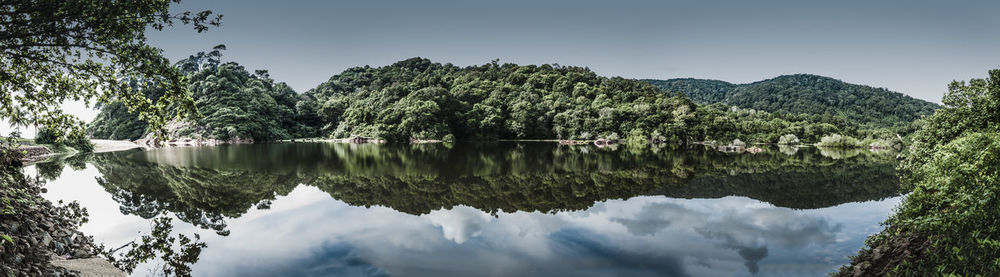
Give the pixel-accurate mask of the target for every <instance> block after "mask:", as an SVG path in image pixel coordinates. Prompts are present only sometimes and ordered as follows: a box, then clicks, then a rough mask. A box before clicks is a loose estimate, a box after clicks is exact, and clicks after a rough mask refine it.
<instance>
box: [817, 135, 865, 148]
mask: <svg viewBox="0 0 1000 277" xmlns="http://www.w3.org/2000/svg"><path fill="white" fill-rule="evenodd" d="M816 145H817V146H822V147H836V148H857V147H863V146H864V145H863V144H861V142H860V141H858V139H856V138H852V137H850V136H841V135H840V134H832V135H828V136H823V138H821V139H820V140H819V143H818V144H816Z"/></svg>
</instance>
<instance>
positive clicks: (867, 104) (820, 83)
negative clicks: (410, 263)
mask: <svg viewBox="0 0 1000 277" xmlns="http://www.w3.org/2000/svg"><path fill="white" fill-rule="evenodd" d="M643 81H646V82H649V83H650V84H653V85H655V86H657V87H659V88H660V89H662V90H663V91H665V92H682V93H684V94H686V95H687V96H688V97H690V98H691V100H693V101H694V102H696V103H698V104H705V105H708V104H715V103H721V104H726V105H732V106H737V107H740V108H744V109H755V110H762V111H768V112H783V113H796V114H815V115H834V116H836V115H840V116H843V117H846V118H848V119H851V120H854V121H857V122H859V123H863V124H874V125H877V126H893V125H898V124H901V123H902V124H905V123H909V122H912V121H914V120H917V119H919V118H920V117H922V116H928V115H931V114H933V113H934V110H935V109H937V108H938V107H939V106H938V105H937V104H935V103H931V102H927V101H924V100H920V99H916V98H913V97H910V96H908V95H905V94H902V93H899V92H894V91H890V90H887V89H884V88H875V87H871V86H865V85H858V84H851V83H847V82H844V81H841V80H837V79H834V78H830V77H825V76H819V75H812V74H794V75H783V76H778V77H775V78H771V79H767V80H763V81H757V82H753V83H748V84H733V83H729V82H725V81H719V80H708V79H693V78H683V79H669V80H653V79H647V80H643Z"/></svg>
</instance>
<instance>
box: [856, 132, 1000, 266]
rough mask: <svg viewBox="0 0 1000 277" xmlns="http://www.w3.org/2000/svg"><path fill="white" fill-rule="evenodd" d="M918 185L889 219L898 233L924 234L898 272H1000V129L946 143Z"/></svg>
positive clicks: (885, 239) (918, 174)
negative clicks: (918, 250)
mask: <svg viewBox="0 0 1000 277" xmlns="http://www.w3.org/2000/svg"><path fill="white" fill-rule="evenodd" d="M912 178H913V179H912V180H913V182H914V185H915V189H914V191H913V193H912V194H910V196H909V197H907V199H906V200H905V201H904V202H903V204H902V205H901V206H900V209H899V211H898V212H897V214H896V215H894V216H893V217H891V218H890V219H889V220H888V221H887V222H886V225H887V226H889V227H888V228H887V231H888V230H892V231H891V232H883V233H882V236H879V237H875V238H874V239H873V240H872V242H873V243H872V246H873V248H876V247H879V246H881V245H889V246H891V245H892V243H893V242H892V238H893V237H890V236H889V235H888V234H893V233H896V234H897V235H895V237H916V238H923V237H926V238H927V239H928V240H929V245H928V246H927V247H926V248H924V249H922V252H921V253H918V255H921V256H922V257H921V258H920V259H913V260H910V261H908V262H906V263H903V264H901V265H899V266H898V267H897V268H896V269H895V271H897V272H899V273H913V272H924V273H930V272H936V273H938V274H958V275H970V276H972V275H980V274H986V276H997V274H1000V225H998V224H996V223H997V222H1000V193H998V192H1000V186H997V184H998V183H1000V134H997V133H972V134H969V135H966V136H963V137H961V138H959V139H957V140H954V141H952V142H951V143H948V144H947V145H945V146H943V147H942V148H941V149H940V150H938V151H937V152H936V153H934V155H933V156H932V157H931V160H930V161H929V162H928V163H926V164H923V165H922V166H921V167H919V168H917V169H916V170H915V171H914V172H913V175H912Z"/></svg>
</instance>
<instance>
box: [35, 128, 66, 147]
mask: <svg viewBox="0 0 1000 277" xmlns="http://www.w3.org/2000/svg"><path fill="white" fill-rule="evenodd" d="M62 136H63V133H62V132H59V131H58V130H53V129H49V128H45V127H39V128H38V133H37V134H35V143H37V144H60V143H61V142H62Z"/></svg>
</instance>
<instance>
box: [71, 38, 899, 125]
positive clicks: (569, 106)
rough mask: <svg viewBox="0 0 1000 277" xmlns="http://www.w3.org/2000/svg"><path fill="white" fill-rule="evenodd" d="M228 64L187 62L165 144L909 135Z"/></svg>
mask: <svg viewBox="0 0 1000 277" xmlns="http://www.w3.org/2000/svg"><path fill="white" fill-rule="evenodd" d="M220 55H221V54H219V52H218V51H212V52H210V53H208V54H205V53H199V54H198V55H195V56H192V57H191V58H189V59H186V60H184V61H181V62H180V63H178V65H177V66H178V68H180V69H181V71H182V72H185V74H186V75H187V78H188V80H189V89H190V91H191V96H192V97H193V98H194V104H195V105H196V106H197V110H198V112H199V114H200V116H198V117H194V118H179V119H175V120H174V121H172V122H171V123H170V124H167V126H168V127H169V128H168V130H167V131H168V136H170V137H172V138H192V139H214V140H221V141H243V142H245V141H253V142H262V141H272V140H279V139H288V138H302V137H317V136H318V137H325V138H349V137H353V136H364V137H373V138H379V139H385V140H388V141H395V142H408V141H413V140H451V139H455V140H495V139H582V140H588V139H597V138H605V139H609V140H624V141H628V142H637V143H646V144H648V143H650V142H654V143H671V144H677V143H687V142H696V141H709V140H717V141H724V142H728V141H732V140H734V139H740V140H742V141H747V142H771V143H774V142H777V141H778V138H779V137H781V136H783V135H795V137H797V138H798V139H801V140H802V141H803V142H816V141H819V140H820V138H821V137H822V136H825V135H831V134H842V135H848V136H854V137H858V138H870V139H873V140H877V139H886V138H896V136H895V134H897V133H900V132H905V130H902V131H900V130H901V128H892V129H885V128H870V127H864V126H860V125H858V124H855V123H854V122H853V121H850V120H846V119H845V118H844V117H843V116H837V115H831V114H824V115H816V114H804V113H770V112H765V111H761V110H754V109H740V108H735V107H730V106H727V105H723V104H714V105H697V104H695V103H694V102H693V101H692V100H691V99H690V98H688V97H686V96H684V95H681V94H674V93H664V91H662V90H660V89H658V88H657V87H656V86H654V85H651V84H650V83H648V82H644V81H640V80H633V79H624V78H620V77H602V76H598V75H597V74H596V73H594V72H593V71H591V70H590V69H588V68H585V67H575V66H560V65H548V64H543V65H517V64H512V63H505V64H500V63H498V62H496V61H494V62H492V63H488V64H484V65H477V66H467V67H459V66H455V65H452V64H441V63H435V62H431V61H430V60H428V59H423V58H412V59H407V60H403V61H399V62H396V63H394V64H391V65H387V66H382V67H371V66H363V67H354V68H350V69H347V70H345V71H343V72H341V73H340V74H336V75H334V76H333V77H331V78H330V79H329V80H328V81H327V82H325V83H322V84H320V85H319V86H317V87H316V88H313V89H310V90H309V91H306V92H304V93H296V92H294V91H292V90H291V89H290V88H288V86H286V85H284V83H281V82H277V81H275V80H272V79H271V78H270V77H269V76H268V75H267V73H266V71H260V70H258V71H254V72H253V73H251V72H249V71H248V70H246V69H245V68H243V67H242V66H240V65H239V64H237V63H234V62H225V63H223V62H221V61H220V60H219V56H220ZM692 81H693V82H694V81H697V80H692ZM715 84H716V85H717V87H722V85H724V83H722V82H716V83H715ZM143 85H145V87H143ZM137 87H139V89H141V90H143V91H144V92H146V94H147V96H149V97H152V98H155V96H156V95H158V94H157V91H156V89H155V86H150V84H142V83H137ZM151 87H153V88H151ZM690 87H698V86H696V85H691V86H690ZM714 90H715V91H720V90H719V89H717V88H716V89H714ZM89 131H90V134H91V136H92V137H95V138H111V139H136V138H138V137H141V136H148V134H149V132H151V131H153V130H148V127H147V124H145V123H144V122H141V121H139V120H138V118H137V117H136V115H135V114H133V113H129V111H127V110H125V109H124V107H123V106H122V105H120V104H115V103H110V104H107V105H104V106H103V109H102V110H101V114H100V115H98V117H97V119H96V120H95V121H94V122H93V123H92V124H91V125H90V126H89ZM904 134H905V133H904Z"/></svg>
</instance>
